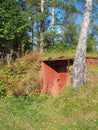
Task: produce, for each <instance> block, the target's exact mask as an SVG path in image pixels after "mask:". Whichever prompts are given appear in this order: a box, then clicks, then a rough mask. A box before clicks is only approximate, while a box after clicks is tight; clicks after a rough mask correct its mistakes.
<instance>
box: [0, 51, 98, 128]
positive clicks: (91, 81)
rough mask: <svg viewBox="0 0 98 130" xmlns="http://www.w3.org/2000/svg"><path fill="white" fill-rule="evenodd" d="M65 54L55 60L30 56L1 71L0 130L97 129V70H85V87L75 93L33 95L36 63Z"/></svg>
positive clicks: (35, 86) (37, 65) (64, 91)
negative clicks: (54, 95) (53, 95)
mask: <svg viewBox="0 0 98 130" xmlns="http://www.w3.org/2000/svg"><path fill="white" fill-rule="evenodd" d="M68 53H69V52H68ZM68 53H67V52H66V53H61V55H56V52H55V56H56V57H55V56H52V54H53V53H51V55H50V54H47V53H46V54H45V55H39V54H38V53H32V52H31V53H29V54H27V55H25V56H24V57H23V58H19V59H17V60H16V62H15V63H12V64H11V65H5V66H4V67H2V68H0V98H1V99H0V130H97V129H98V66H92V67H90V66H89V67H88V73H87V83H86V84H85V85H84V86H83V87H81V88H78V89H77V90H73V89H72V86H70V87H66V88H65V89H64V90H63V91H62V92H61V93H60V94H59V95H58V96H57V97H52V96H49V95H44V94H40V93H37V94H34V93H35V91H34V90H36V89H38V87H39V69H40V64H39V61H40V60H41V59H48V58H51V57H52V58H57V57H61V56H64V57H65V56H66V55H67V54H68ZM69 54H70V56H68V57H73V54H74V53H73V52H70V53H69ZM50 56H51V57H50Z"/></svg>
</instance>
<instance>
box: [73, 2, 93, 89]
mask: <svg viewBox="0 0 98 130" xmlns="http://www.w3.org/2000/svg"><path fill="white" fill-rule="evenodd" d="M84 8H85V11H84V15H83V22H82V25H81V32H80V37H79V42H78V46H77V51H76V56H75V60H74V65H73V88H77V87H79V86H82V85H83V84H84V82H85V81H86V43H87V33H88V29H89V23H90V13H91V10H92V0H86V3H85V6H84Z"/></svg>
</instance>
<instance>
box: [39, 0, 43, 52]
mask: <svg viewBox="0 0 98 130" xmlns="http://www.w3.org/2000/svg"><path fill="white" fill-rule="evenodd" d="M43 5H44V0H41V12H44V6H43ZM43 47H44V37H43V20H41V28H40V52H41V53H43Z"/></svg>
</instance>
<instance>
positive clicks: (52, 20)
mask: <svg viewBox="0 0 98 130" xmlns="http://www.w3.org/2000/svg"><path fill="white" fill-rule="evenodd" d="M54 11H55V9H54V7H52V13H51V14H52V19H51V28H52V31H54Z"/></svg>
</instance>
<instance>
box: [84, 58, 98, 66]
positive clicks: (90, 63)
mask: <svg viewBox="0 0 98 130" xmlns="http://www.w3.org/2000/svg"><path fill="white" fill-rule="evenodd" d="M86 63H87V66H94V65H98V58H87V59H86Z"/></svg>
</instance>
